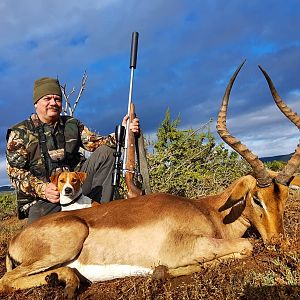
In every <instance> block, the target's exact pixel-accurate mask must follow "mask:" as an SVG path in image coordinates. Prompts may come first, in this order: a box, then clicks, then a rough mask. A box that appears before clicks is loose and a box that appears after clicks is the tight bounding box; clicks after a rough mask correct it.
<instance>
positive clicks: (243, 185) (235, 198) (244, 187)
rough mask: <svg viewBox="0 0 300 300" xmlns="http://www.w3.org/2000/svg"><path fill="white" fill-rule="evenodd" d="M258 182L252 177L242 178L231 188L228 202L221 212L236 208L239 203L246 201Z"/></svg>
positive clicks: (221, 208) (220, 209)
mask: <svg viewBox="0 0 300 300" xmlns="http://www.w3.org/2000/svg"><path fill="white" fill-rule="evenodd" d="M255 184H256V180H255V178H254V177H252V176H251V175H248V176H245V177H242V178H240V179H239V180H238V181H236V182H234V183H233V184H232V185H231V187H230V188H229V193H228V196H227V200H226V202H225V203H224V204H223V205H222V206H221V207H220V208H219V212H222V211H224V210H226V209H229V208H231V207H233V206H236V205H237V204H238V203H240V202H243V201H245V199H246V197H247V195H248V192H249V191H250V190H251V189H253V188H254V187H255Z"/></svg>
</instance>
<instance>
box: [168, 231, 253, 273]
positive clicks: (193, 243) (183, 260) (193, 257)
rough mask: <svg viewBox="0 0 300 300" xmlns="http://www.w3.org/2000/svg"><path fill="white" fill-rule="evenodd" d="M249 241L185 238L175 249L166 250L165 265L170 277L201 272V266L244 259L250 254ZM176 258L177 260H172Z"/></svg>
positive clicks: (250, 245)
mask: <svg viewBox="0 0 300 300" xmlns="http://www.w3.org/2000/svg"><path fill="white" fill-rule="evenodd" d="M252 250H253V246H252V244H251V243H250V242H249V240H247V239H244V238H237V239H229V240H226V239H215V238H207V237H198V238H196V239H195V237H192V236H190V237H187V236H185V237H184V238H183V239H182V240H181V243H178V244H177V245H176V247H172V248H168V250H167V252H166V253H167V257H166V258H167V259H166V260H165V262H166V263H165V264H164V263H163V264H164V265H166V266H167V267H168V269H169V271H168V273H169V274H170V275H171V276H174V277H175V276H181V275H188V274H192V273H195V272H198V271H200V270H201V268H202V267H203V266H206V265H208V264H214V263H218V262H220V261H222V260H225V259H229V258H236V259H240V258H244V257H247V256H249V255H250V254H251V253H252ZM174 257H176V258H177V259H174Z"/></svg>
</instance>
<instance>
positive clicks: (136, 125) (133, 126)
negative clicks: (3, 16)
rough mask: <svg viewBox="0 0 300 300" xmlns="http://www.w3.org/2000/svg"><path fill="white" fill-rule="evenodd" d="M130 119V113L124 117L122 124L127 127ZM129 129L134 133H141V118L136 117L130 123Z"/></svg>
mask: <svg viewBox="0 0 300 300" xmlns="http://www.w3.org/2000/svg"><path fill="white" fill-rule="evenodd" d="M128 119H129V117H128V115H126V116H125V117H124V118H123V121H122V126H124V127H126V123H127V120H128ZM129 129H130V130H131V131H132V132H133V133H139V132H140V120H139V119H138V118H134V119H133V120H132V122H131V123H130V124H129Z"/></svg>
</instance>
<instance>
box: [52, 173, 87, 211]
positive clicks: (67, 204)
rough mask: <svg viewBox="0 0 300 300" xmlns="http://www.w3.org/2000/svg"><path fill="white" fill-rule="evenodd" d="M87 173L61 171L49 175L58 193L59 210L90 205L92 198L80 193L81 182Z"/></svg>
mask: <svg viewBox="0 0 300 300" xmlns="http://www.w3.org/2000/svg"><path fill="white" fill-rule="evenodd" d="M86 177H87V174H86V173H84V172H66V171H64V172H61V173H59V174H56V175H53V176H51V177H50V182H52V183H53V184H55V185H56V186H57V188H58V190H59V193H60V200H59V201H60V205H61V210H62V211H66V210H75V209H81V208H87V207H91V206H92V199H91V198H89V197H87V196H84V195H83V194H82V184H83V182H84V180H85V179H86Z"/></svg>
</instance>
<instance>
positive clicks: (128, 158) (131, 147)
mask: <svg viewBox="0 0 300 300" xmlns="http://www.w3.org/2000/svg"><path fill="white" fill-rule="evenodd" d="M138 36H139V34H138V32H133V33H132V40H131V55H130V84H129V96H128V107H127V114H128V116H129V118H128V120H127V123H126V130H125V129H124V127H123V126H120V125H119V126H117V127H116V142H117V149H116V152H115V154H114V155H115V168H114V172H113V180H112V185H113V186H114V190H115V193H116V190H117V188H118V186H119V182H120V174H121V173H122V172H121V155H122V154H121V145H122V144H123V139H124V131H125V145H124V158H123V168H122V171H123V176H124V177H125V182H126V185H127V188H128V194H127V196H128V198H132V197H136V196H138V195H142V191H141V190H140V189H139V188H138V187H137V186H136V185H135V184H134V177H135V176H134V175H135V173H136V171H135V156H136V154H137V155H138V153H136V151H135V148H136V146H137V137H136V136H135V134H134V133H133V132H132V131H131V130H130V129H129V125H130V123H131V122H132V120H133V119H134V118H135V109H134V104H133V103H132V91H133V78H134V70H135V69H136V61H137V48H138Z"/></svg>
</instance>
